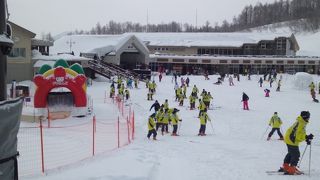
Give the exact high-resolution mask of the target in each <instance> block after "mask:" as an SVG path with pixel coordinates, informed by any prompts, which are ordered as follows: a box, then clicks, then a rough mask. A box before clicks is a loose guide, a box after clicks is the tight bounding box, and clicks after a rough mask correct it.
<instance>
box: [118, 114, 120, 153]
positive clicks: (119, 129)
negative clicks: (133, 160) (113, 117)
mask: <svg viewBox="0 0 320 180" xmlns="http://www.w3.org/2000/svg"><path fill="white" fill-rule="evenodd" d="M118 148H120V119H119V116H118Z"/></svg>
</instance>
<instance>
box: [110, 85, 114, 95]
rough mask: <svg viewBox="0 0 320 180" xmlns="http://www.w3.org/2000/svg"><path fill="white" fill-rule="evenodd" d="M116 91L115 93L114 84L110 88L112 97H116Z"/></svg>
mask: <svg viewBox="0 0 320 180" xmlns="http://www.w3.org/2000/svg"><path fill="white" fill-rule="evenodd" d="M114 93H115V89H114V86H111V88H110V98H113V97H114Z"/></svg>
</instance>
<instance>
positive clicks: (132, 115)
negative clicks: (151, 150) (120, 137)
mask: <svg viewBox="0 0 320 180" xmlns="http://www.w3.org/2000/svg"><path fill="white" fill-rule="evenodd" d="M134 126H135V125H134V111H133V112H132V140H133V139H134Z"/></svg>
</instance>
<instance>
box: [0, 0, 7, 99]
mask: <svg viewBox="0 0 320 180" xmlns="http://www.w3.org/2000/svg"><path fill="white" fill-rule="evenodd" d="M6 26H7V22H6V6H5V0H0V37H5V32H6V30H7V28H6ZM0 43H1V38H0ZM2 45H3V44H2V43H1V44H0V48H1V51H0V101H4V100H6V99H7V85H6V77H7V56H6V55H5V54H3V52H2V48H3V47H2Z"/></svg>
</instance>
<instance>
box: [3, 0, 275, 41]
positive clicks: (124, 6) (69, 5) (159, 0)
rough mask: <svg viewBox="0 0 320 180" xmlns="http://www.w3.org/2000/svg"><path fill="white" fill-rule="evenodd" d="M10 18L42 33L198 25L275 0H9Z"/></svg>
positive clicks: (219, 19) (221, 19)
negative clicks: (109, 25) (125, 25)
mask: <svg viewBox="0 0 320 180" xmlns="http://www.w3.org/2000/svg"><path fill="white" fill-rule="evenodd" d="M7 1H8V5H9V12H10V20H11V21H13V22H15V23H17V24H19V25H21V26H23V27H25V28H27V29H29V30H30V31H33V32H35V33H37V34H38V35H40V34H41V33H42V32H45V33H48V32H51V33H52V34H53V35H55V34H58V33H61V32H64V31H70V30H75V29H83V30H89V29H90V28H91V27H93V26H95V25H96V23H97V22H100V23H101V24H105V23H106V22H108V21H109V20H115V21H118V22H125V21H132V22H139V23H142V24H146V22H147V11H148V12H149V23H161V22H164V23H167V22H170V21H177V22H180V23H185V22H187V23H190V24H194V25H195V24H196V9H197V12H198V13H197V14H198V18H197V19H198V25H203V24H204V23H205V21H207V20H208V21H209V22H210V23H211V24H212V25H213V24H214V23H215V22H218V23H221V22H222V21H223V20H224V19H227V20H228V21H230V20H232V18H233V16H235V15H238V14H239V13H240V12H241V10H242V9H243V8H244V6H245V5H248V4H252V5H255V4H256V3H257V2H261V3H266V2H269V3H272V2H274V1H275V0H87V1H85V0H7Z"/></svg>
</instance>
